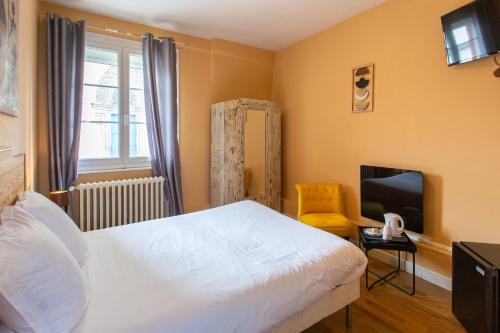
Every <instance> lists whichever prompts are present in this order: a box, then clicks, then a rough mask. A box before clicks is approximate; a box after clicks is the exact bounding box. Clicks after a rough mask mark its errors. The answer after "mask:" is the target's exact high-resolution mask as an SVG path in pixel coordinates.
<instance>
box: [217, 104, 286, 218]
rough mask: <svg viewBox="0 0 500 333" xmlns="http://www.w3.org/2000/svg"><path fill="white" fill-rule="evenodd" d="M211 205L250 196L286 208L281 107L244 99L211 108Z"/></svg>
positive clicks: (266, 203)
mask: <svg viewBox="0 0 500 333" xmlns="http://www.w3.org/2000/svg"><path fill="white" fill-rule="evenodd" d="M211 140H212V141H211V158H210V205H211V206H212V207H217V206H221V205H225V204H229V203H233V202H237V201H241V200H244V199H251V200H255V201H258V202H260V203H262V204H264V205H266V206H268V207H270V208H272V209H275V210H277V211H280V209H281V112H280V108H279V107H278V105H276V104H275V103H272V102H269V101H263V100H256V99H247V98H239V99H234V100H230V101H225V102H221V103H217V104H213V105H212V108H211Z"/></svg>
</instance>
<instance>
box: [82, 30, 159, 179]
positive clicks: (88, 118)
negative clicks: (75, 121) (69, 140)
mask: <svg viewBox="0 0 500 333" xmlns="http://www.w3.org/2000/svg"><path fill="white" fill-rule="evenodd" d="M149 156H150V155H149V145H148V137H147V128H146V114H145V107H144V78H143V67H142V54H141V44H140V43H138V42H134V41H129V40H122V39H118V38H113V37H108V36H103V35H97V34H92V33H87V37H86V45H85V67H84V86H83V110H82V127H81V137H80V157H79V159H80V160H79V167H80V170H81V171H92V170H106V169H124V168H134V167H150V157H149Z"/></svg>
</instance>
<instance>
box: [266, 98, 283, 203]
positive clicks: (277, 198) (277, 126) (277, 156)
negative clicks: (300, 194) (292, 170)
mask: <svg viewBox="0 0 500 333" xmlns="http://www.w3.org/2000/svg"><path fill="white" fill-rule="evenodd" d="M266 187H267V188H266V192H267V195H266V196H267V206H268V207H270V208H272V209H274V210H277V211H281V112H280V109H279V108H278V107H272V108H268V109H267V110H266Z"/></svg>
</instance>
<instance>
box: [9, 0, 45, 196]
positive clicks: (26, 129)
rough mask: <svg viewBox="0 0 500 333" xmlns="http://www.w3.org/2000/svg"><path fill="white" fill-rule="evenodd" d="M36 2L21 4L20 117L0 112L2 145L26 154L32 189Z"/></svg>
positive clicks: (19, 11) (27, 178)
mask: <svg viewBox="0 0 500 333" xmlns="http://www.w3.org/2000/svg"><path fill="white" fill-rule="evenodd" d="M37 10H38V1H37V0H26V1H24V0H23V1H19V8H18V13H19V21H18V24H17V27H18V30H17V34H18V42H17V51H18V86H17V88H18V96H19V109H20V116H19V117H11V116H7V115H5V114H3V113H0V146H14V147H15V154H18V153H24V154H26V186H27V187H28V188H33V185H34V184H33V182H34V168H35V160H36V156H35V149H34V148H33V146H34V137H35V135H34V134H35V132H34V111H35V101H36V67H37V66H36V45H37V24H36V22H37Z"/></svg>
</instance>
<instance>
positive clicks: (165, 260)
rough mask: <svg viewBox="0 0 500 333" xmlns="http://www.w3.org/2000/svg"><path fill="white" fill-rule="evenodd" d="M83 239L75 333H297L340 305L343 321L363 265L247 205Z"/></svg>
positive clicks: (345, 245) (356, 256)
mask: <svg viewBox="0 0 500 333" xmlns="http://www.w3.org/2000/svg"><path fill="white" fill-rule="evenodd" d="M2 174H5V170H1V166H0V175H2ZM0 185H1V184H0ZM0 196H2V197H4V193H2V194H0ZM7 201H8V200H7ZM0 202H2V199H1V198H0ZM85 238H86V240H87V242H88V245H89V250H90V256H89V263H88V266H87V271H86V274H87V278H88V283H89V285H90V291H91V300H90V303H89V306H88V309H87V312H86V314H85V316H84V318H83V320H82V321H81V323H80V324H79V326H78V327H77V328H76V329H75V330H74V332H76V333H90V332H107V333H114V332H120V333H138V332H141V333H156V332H174V333H177V332H182V333H191V332H217V333H222V332H287V333H292V332H301V331H303V330H304V329H306V328H307V327H309V326H312V325H313V324H315V323H316V322H318V321H320V320H321V319H323V318H325V317H326V316H328V315H330V314H332V313H334V312H336V311H338V310H339V309H342V308H343V307H347V309H348V311H347V312H346V313H347V314H348V315H349V316H350V304H351V303H352V302H353V301H354V300H356V299H357V298H358V297H359V277H360V276H361V275H362V273H363V272H364V270H365V266H366V262H367V260H366V257H365V256H364V255H363V253H362V252H361V251H360V250H359V249H358V248H357V247H355V246H354V245H353V244H351V243H349V242H347V241H345V240H343V239H341V238H339V237H337V236H335V235H332V234H329V233H326V232H323V231H321V230H318V229H314V228H311V227H309V226H306V225H304V224H302V223H299V222H297V221H296V220H293V219H291V218H288V217H286V216H284V215H282V214H279V213H277V212H275V211H273V210H271V209H269V208H267V207H265V206H262V205H260V204H258V203H256V202H253V201H243V202H238V203H234V204H231V205H227V206H223V207H219V208H213V209H209V210H206V211H201V212H196V213H192V214H185V215H181V216H177V217H170V218H165V219H159V220H152V221H147V222H142V223H137V224H132V225H125V226H120V227H113V228H108V229H102V230H96V231H90V232H86V233H85ZM348 319H349V318H348ZM0 331H1V330H0Z"/></svg>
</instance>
